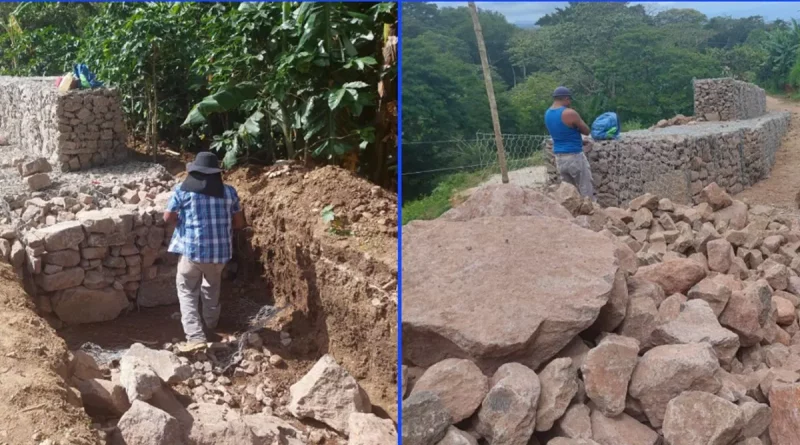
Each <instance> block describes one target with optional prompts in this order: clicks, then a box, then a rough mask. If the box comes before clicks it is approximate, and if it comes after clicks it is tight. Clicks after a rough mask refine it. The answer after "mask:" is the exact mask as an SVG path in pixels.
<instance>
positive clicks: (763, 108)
mask: <svg viewBox="0 0 800 445" xmlns="http://www.w3.org/2000/svg"><path fill="white" fill-rule="evenodd" d="M766 112H767V93H766V92H765V91H764V90H763V89H761V88H759V87H758V86H757V85H753V84H752V83H747V82H742V81H740V80H734V79H731V78H722V79H698V80H695V81H694V115H695V116H696V117H700V116H702V117H704V118H705V119H706V120H709V121H720V120H722V121H735V120H745V119H752V118H756V117H759V116H763V115H764V114H765V113H766Z"/></svg>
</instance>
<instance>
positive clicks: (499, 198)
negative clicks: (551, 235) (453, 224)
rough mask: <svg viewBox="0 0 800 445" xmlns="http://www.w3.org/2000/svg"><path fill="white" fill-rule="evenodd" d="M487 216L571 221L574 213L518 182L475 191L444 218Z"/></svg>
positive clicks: (484, 187) (462, 218) (454, 219)
mask: <svg viewBox="0 0 800 445" xmlns="http://www.w3.org/2000/svg"><path fill="white" fill-rule="evenodd" d="M484 216H550V217H553V218H559V219H566V220H571V219H572V214H571V213H569V210H567V209H566V208H565V207H564V206H562V205H561V204H559V203H558V202H556V201H555V200H553V199H551V198H548V197H547V196H545V195H544V194H543V193H541V192H537V191H535V190H531V189H528V188H523V187H520V186H519V185H516V184H491V185H486V186H483V187H481V188H479V189H477V190H475V191H474V192H473V193H472V195H471V196H470V197H469V198H468V199H467V200H466V201H464V202H463V203H462V204H461V205H459V206H458V207H456V208H454V209H451V210H449V211H448V212H447V213H445V214H444V215H442V217H441V219H446V220H449V221H468V220H470V219H475V218H480V217H484Z"/></svg>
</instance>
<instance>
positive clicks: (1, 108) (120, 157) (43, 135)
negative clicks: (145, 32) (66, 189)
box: [0, 77, 127, 171]
mask: <svg viewBox="0 0 800 445" xmlns="http://www.w3.org/2000/svg"><path fill="white" fill-rule="evenodd" d="M55 80H56V79H55V78H54V77H0V134H3V135H5V136H7V137H8V140H9V142H10V143H11V144H12V145H14V146H15V149H16V150H17V151H18V152H22V153H24V154H26V155H30V156H32V157H45V158H47V159H48V160H49V161H50V162H51V163H52V164H53V165H54V166H55V168H57V169H60V170H61V171H75V170H85V169H88V168H91V167H95V166H101V165H109V164H113V163H118V162H121V161H124V160H125V159H126V157H127V148H126V146H125V140H126V129H125V122H124V120H123V115H122V109H121V108H120V97H119V93H118V92H117V91H116V90H114V89H108V88H99V89H94V90H73V91H70V92H67V93H60V92H59V91H58V89H57V88H56V86H55Z"/></svg>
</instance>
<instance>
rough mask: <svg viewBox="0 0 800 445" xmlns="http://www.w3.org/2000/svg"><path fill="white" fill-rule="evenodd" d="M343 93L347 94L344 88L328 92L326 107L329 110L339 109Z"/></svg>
mask: <svg viewBox="0 0 800 445" xmlns="http://www.w3.org/2000/svg"><path fill="white" fill-rule="evenodd" d="M345 93H347V89H345V88H339V89H338V90H334V91H331V92H330V94H329V95H328V106H329V107H330V108H331V110H335V109H337V108H339V104H340V103H342V99H343V98H344V95H345Z"/></svg>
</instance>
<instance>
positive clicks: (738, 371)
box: [404, 184, 800, 445]
mask: <svg viewBox="0 0 800 445" xmlns="http://www.w3.org/2000/svg"><path fill="white" fill-rule="evenodd" d="M570 187H571V186H565V185H562V186H561V187H560V188H559V190H558V193H555V190H554V191H553V192H554V195H553V196H554V198H555V199H556V200H559V199H561V200H562V201H563V202H566V203H568V204H569V203H570V202H572V198H569V197H574V193H572V191H574V188H573V190H572V191H571V190H570V189H569V188H570ZM476 193H477V192H476ZM497 194H498V193H496V192H495V195H497ZM702 196H703V197H704V198H703V200H702V201H703V202H700V203H698V204H696V205H693V206H688V205H681V204H676V203H673V202H668V201H665V200H664V199H663V198H660V197H658V196H657V195H643V196H641V197H637V198H636V199H633V200H631V205H630V207H627V208H618V209H606V211H604V212H600V211H601V210H602V208H601V207H599V206H597V205H596V204H594V205H592V206H591V209H590V210H586V209H584V208H583V204H580V205H579V206H578V205H573V206H572V209H573V211H574V212H575V213H577V214H578V215H577V216H576V217H574V218H573V220H572V221H563V220H555V219H552V218H551V217H549V216H547V215H546V214H545V212H540V214H539V215H538V216H526V217H520V216H512V215H505V216H500V215H491V216H487V215H484V216H479V217H476V218H473V219H468V220H460V221H444V220H439V221H434V222H430V223H425V224H413V223H412V224H410V226H411V227H410V230H407V231H406V232H405V233H404V235H405V236H404V238H405V239H404V244H405V245H404V249H406V250H405V251H404V257H405V258H409V259H410V261H409V262H408V263H406V264H405V266H406V268H407V269H406V271H405V272H406V274H405V275H404V279H405V280H407V281H406V282H404V284H406V283H408V284H407V285H406V287H404V297H405V298H407V299H406V303H407V306H406V308H407V309H406V311H411V312H410V315H411V316H410V319H408V321H404V334H406V336H405V337H404V339H410V340H411V341H410V342H409V344H408V345H406V348H407V349H406V350H405V351H404V352H408V353H407V354H405V355H404V358H405V360H406V364H407V365H410V366H416V367H421V368H423V369H424V368H427V369H428V371H425V372H424V373H423V375H425V373H427V372H430V370H435V369H437V368H438V367H439V366H441V365H440V364H439V363H442V361H443V360H444V361H452V360H456V361H458V362H459V363H460V366H461V367H463V368H467V367H468V365H467V363H465V362H466V361H471V362H473V363H474V364H475V365H476V366H477V367H478V368H480V369H481V370H482V371H483V374H484V375H488V376H491V378H490V381H489V392H488V394H487V395H486V397H485V398H484V400H483V401H482V402H481V404H480V406H479V407H477V408H476V409H475V410H474V412H473V410H472V408H471V405H470V409H466V404H462V405H461V406H463V407H464V408H465V410H464V412H463V413H462V414H461V415H459V418H465V419H466V418H470V419H473V420H471V421H470V422H469V423H468V424H469V425H470V428H473V429H474V430H471V432H473V433H474V438H475V439H477V440H478V441H479V442H480V440H481V439H483V440H486V441H487V443H520V444H526V443H548V444H551V443H564V444H570V443H598V444H601V445H611V444H613V445H627V444H629V445H641V444H649V445H657V444H661V443H664V444H670V445H695V444H697V445H700V444H703V445H707V444H715V445H750V444H754V445H755V444H767V443H771V444H773V445H775V444H790V443H794V442H795V441H796V438H797V437H800V436H798V434H799V433H800V419H798V418H796V417H797V416H796V415H795V414H796V413H795V411H796V409H791V408H789V407H791V406H795V405H796V404H797V402H798V400H800V399H798V397H797V394H800V391H798V390H797V388H800V386H798V385H800V346H798V345H800V342H799V339H800V322H799V318H798V317H800V310H799V308H800V284H798V283H800V278H798V271H800V253H798V250H800V221H798V220H797V219H794V218H792V217H788V216H785V215H782V214H781V213H780V212H777V211H773V210H771V209H767V208H761V207H753V208H750V207H749V206H748V205H747V204H744V203H741V202H738V201H736V200H734V199H730V197H729V195H728V193H727V191H726V190H725V189H724V188H722V187H718V186H717V184H710V185H709V186H708V187H707V188H706V189H705V190H704V191H702ZM539 202H545V201H539ZM467 203H468V201H467ZM645 210H646V211H647V212H650V215H645V212H644V211H645ZM548 211H549V210H548ZM587 211H588V212H593V213H594V214H595V215H604V216H602V218H596V222H597V221H599V222H600V223H599V224H596V225H595V226H594V227H592V228H591V229H587V228H584V227H585V226H584V225H583V223H582V222H581V221H580V218H579V217H580V216H581V215H586V213H585V212H587ZM526 212H527V213H528V214H529V215H536V210H535V209H528V210H526ZM637 212H638V213H639V214H640V215H644V216H640V217H639V218H637V217H636V213H637ZM512 213H513V212H512ZM573 214H574V213H573ZM556 221H560V222H556ZM732 222H735V223H732ZM546 226H547V227H552V226H556V227H559V229H560V230H561V231H562V232H566V233H569V234H570V239H580V238H579V237H582V236H587V235H588V234H589V233H591V231H596V232H601V234H602V235H603V236H604V238H605V239H606V240H608V241H610V242H611V244H610V246H609V247H610V248H609V249H608V250H604V253H603V255H602V257H605V258H608V259H613V260H615V261H616V264H617V265H620V264H622V263H621V259H626V258H627V259H629V258H632V257H631V255H630V254H623V255H620V253H621V252H620V251H619V250H618V249H615V248H614V246H618V245H624V246H626V248H629V249H630V250H631V251H632V252H633V254H634V255H633V258H635V265H634V266H633V267H631V266H630V265H628V266H626V267H624V268H618V269H617V270H613V269H612V270H611V271H608V270H604V269H600V270H597V271H596V272H592V273H591V274H587V275H585V276H584V275H582V274H583V273H584V271H585V270H586V269H585V266H583V265H582V264H583V263H582V262H579V263H578V264H581V265H580V266H578V265H572V263H570V262H571V261H575V258H576V257H580V258H581V261H583V260H584V259H588V258H594V257H593V254H594V253H596V252H598V247H597V245H592V244H591V243H589V242H588V241H586V242H584V243H583V244H584V248H583V249H582V251H581V252H575V253H572V252H571V251H570V249H571V244H570V243H569V242H568V241H566V240H564V239H563V238H560V237H559V236H558V235H557V234H553V233H550V232H549V231H547V230H546V229H544V227H546ZM482 227H491V228H492V229H493V230H494V233H495V234H502V235H494V234H492V233H489V231H488V230H487V232H482V231H481V229H480V228H482ZM519 227H526V228H527V227H530V228H533V227H535V228H537V230H525V233H527V234H528V235H527V236H526V237H523V236H517V235H516V232H515V228H519ZM671 231H673V232H671ZM522 239H524V240H525V244H526V246H528V247H530V246H538V245H539V243H542V248H541V251H543V252H544V251H547V252H548V253H549V255H548V257H547V258H544V257H542V258H539V259H537V260H536V261H535V264H536V265H537V267H536V268H530V269H527V268H526V264H528V263H529V262H528V259H527V257H525V255H524V252H525V251H524V249H522V248H518V246H517V245H518V244H520V243H521V242H514V241H513V240H522ZM588 239H589V238H587V240H588ZM478 240H479V241H478ZM505 240H509V242H508V244H506V242H505ZM590 245H591V246H592V247H588V246H590ZM427 246H436V249H435V251H429V250H428V249H427ZM545 246H550V249H546V247H545ZM488 252H491V256H490V255H489V254H488ZM440 254H441V261H438V260H437V258H438V257H439V255H440ZM417 255H421V256H420V257H419V261H420V263H419V264H420V267H419V268H417V267H416V260H415V258H417ZM423 257H426V261H425V264H426V265H427V267H429V268H430V267H431V264H432V262H433V263H435V264H437V266H436V267H433V268H431V270H435V271H436V273H437V274H438V275H439V276H440V277H444V276H447V277H449V279H451V280H454V281H446V280H444V279H443V278H442V279H439V278H436V277H434V276H429V275H430V274H428V275H426V274H425V272H420V270H421V268H422V264H423V262H422V258H423ZM459 257H462V258H464V261H466V262H465V263H464V264H461V263H460V259H459ZM504 257H505V258H513V259H514V261H515V265H514V266H508V267H504V266H499V267H498V268H497V269H492V267H495V266H498V265H501V264H502V259H501V258H504ZM445 258H448V259H449V263H446V262H445ZM598 261H601V259H600V258H597V259H593V260H592V262H594V263H597V262H598ZM626 261H627V260H626ZM545 263H553V264H558V265H559V266H560V267H559V268H558V269H553V270H550V269H548V268H547V267H546V264H545ZM476 264H479V265H480V267H475V265H476ZM451 266H452V267H451ZM511 269H517V270H521V271H523V272H524V273H523V274H520V275H517V274H516V273H515V271H514V270H511ZM565 269H566V270H569V272H566V273H563V274H562V272H561V271H563V270H565ZM796 269H797V270H796ZM411 270H413V271H414V274H411V272H410V271H411ZM464 271H468V272H467V273H465V274H461V273H460V272H464ZM612 271H613V273H612ZM420 273H421V274H422V276H423V277H422V278H424V280H426V281H420V282H417V281H416V280H415V276H416V274H420ZM618 273H621V276H619V275H618ZM492 274H493V275H492ZM545 277H546V278H545ZM599 277H603V279H604V280H605V282H606V283H607V284H606V286H607V287H605V288H604V294H605V298H604V301H605V303H604V306H603V307H602V308H601V310H600V311H597V312H595V309H594V306H587V305H585V304H584V305H583V306H582V307H583V309H582V310H583V311H585V312H589V313H591V314H593V315H594V316H595V317H596V319H595V322H594V324H593V325H590V326H586V327H584V328H583V330H582V331H578V332H575V331H569V332H565V331H563V330H562V329H560V328H559V327H558V326H559V325H558V324H556V323H549V322H545V323H543V325H542V326H544V328H542V329H541V330H539V331H537V332H536V335H535V336H532V337H531V338H532V339H533V340H528V341H535V342H542V341H544V339H547V340H548V341H552V340H554V339H556V338H558V341H559V344H563V345H564V346H562V350H561V351H557V352H555V353H553V354H550V353H548V354H542V353H541V352H538V351H537V353H538V354H539V355H538V357H541V359H538V360H533V361H530V360H529V361H528V362H527V363H529V364H530V365H529V366H527V367H526V366H523V365H524V364H526V363H525V362H524V361H523V362H522V364H520V362H519V360H524V358H525V357H531V355H530V354H527V355H525V356H522V357H520V358H519V359H518V358H517V356H516V355H514V354H508V353H506V352H505V351H509V350H510V351H515V349H514V347H511V345H512V344H511V343H504V342H508V341H509V339H512V338H514V336H516V335H518V333H519V332H520V329H518V328H517V327H515V326H517V325H516V322H515V321H514V320H515V317H517V316H519V313H520V312H521V311H523V310H525V309H522V306H516V305H515V304H514V299H515V298H516V297H515V289H517V287H519V288H520V289H522V288H524V289H525V295H526V301H527V302H528V306H527V308H531V309H532V310H534V311H536V310H538V312H540V313H541V312H544V313H546V314H547V313H552V312H553V311H554V308H556V307H558V306H557V305H560V307H570V306H569V305H570V304H575V302H578V301H583V300H582V298H583V294H582V291H583V289H585V288H586V287H588V286H591V285H593V284H592V279H596V278H599ZM472 279H475V281H474V282H473V281H470V280H472ZM495 279H500V280H502V285H500V284H498V285H496V286H495V285H491V283H493V281H492V280H495ZM465 280H466V281H465ZM553 280H563V282H569V283H571V285H572V286H574V287H573V289H574V290H573V292H572V293H571V294H569V295H564V296H563V297H561V298H559V299H558V303H557V305H556V304H555V303H554V302H552V301H549V300H539V298H540V297H539V294H547V295H550V294H551V291H552V288H553V286H554V284H553ZM464 283H468V284H466V285H465V284H464ZM484 284H485V285H486V286H487V287H481V286H483V285H484ZM462 285H465V286H471V287H472V288H474V290H475V291H476V292H479V293H480V294H481V297H482V301H486V302H487V303H488V302H491V307H492V311H494V312H496V313H500V314H502V316H503V317H504V318H505V319H506V323H505V324H504V325H502V326H504V327H503V328H501V327H500V326H501V325H500V324H497V325H495V324H493V323H491V322H485V320H486V319H487V317H489V320H491V318H490V317H491V315H490V313H489V312H490V311H489V309H488V307H487V308H486V310H482V309H478V308H480V307H481V306H476V305H475V304H473V303H469V305H468V307H469V308H470V309H471V310H472V311H473V312H472V313H473V314H474V313H476V312H477V313H479V314H480V319H481V323H480V324H478V323H474V315H473V318H472V320H473V327H472V328H471V329H470V330H469V331H465V332H469V333H470V335H471V336H474V338H480V336H481V335H484V336H485V335H493V337H492V338H493V343H491V346H490V343H489V342H486V346H483V349H482V348H477V347H476V348H475V349H472V350H470V351H471V352H470V354H469V355H468V356H467V357H466V359H465V358H464V357H465V355H464V351H465V350H464V349H458V348H453V347H452V345H453V344H454V343H455V344H456V345H459V342H460V341H463V340H462V339H463V337H456V336H452V337H449V338H452V340H447V341H443V340H445V339H447V338H448V336H451V335H453V333H454V332H458V330H459V329H461V325H460V324H459V323H458V322H457V321H455V320H457V318H453V315H454V314H457V313H458V312H457V311H458V308H457V307H455V306H454V309H453V310H452V311H450V312H447V313H448V314H449V315H448V316H449V317H450V318H447V320H448V322H449V324H448V327H449V328H450V329H451V331H449V332H447V331H444V330H442V331H440V332H441V334H438V335H436V336H430V337H427V339H428V342H427V344H428V348H427V350H426V351H425V354H421V348H422V347H421V343H420V346H415V345H416V343H415V341H421V340H422V339H423V338H426V337H424V336H422V335H421V334H420V333H418V332H417V330H420V331H421V327H422V326H423V325H425V326H428V327H430V326H436V324H435V320H436V317H431V318H425V317H429V316H430V315H431V314H435V313H436V311H437V310H438V309H437V304H442V303H436V304H434V305H433V306H431V305H428V306H424V307H420V308H418V309H417V308H415V306H414V305H416V304H420V303H419V302H420V301H425V300H418V299H419V298H420V296H422V295H425V294H426V292H428V291H426V290H425V286H427V287H428V289H429V291H431V292H435V293H436V295H437V296H438V297H439V298H440V299H441V300H439V301H440V302H450V301H452V302H453V305H456V302H457V303H458V304H464V303H465V302H468V301H472V300H471V299H470V297H469V292H471V290H470V289H468V288H467V287H461V286H462ZM451 291H452V292H455V293H454V294H453V295H454V296H453V297H447V295H449V294H448V292H451ZM456 293H457V294H458V295H459V296H461V297H462V298H460V299H458V298H455V295H456ZM431 295H433V294H431ZM431 298H433V297H432V296H431ZM570 300H571V301H570ZM476 301H478V300H476ZM412 302H414V303H413V304H412ZM507 305H508V306H507ZM544 308H546V309H544ZM426 309H427V310H428V314H425V315H422V314H421V312H423V311H425V310H426ZM417 310H419V311H420V314H419V315H417ZM444 313H445V312H444V311H443V312H442V314H444ZM484 314H485V315H484ZM568 314H569V315H570V316H573V315H574V313H573V312H568ZM595 314H596V315H595ZM417 317H419V318H417ZM560 319H561V320H563V319H564V317H560ZM422 320H426V321H425V322H424V323H423V322H422ZM417 323H419V326H417ZM481 328H483V329H484V331H480V329H481ZM604 328H605V329H604ZM429 332H430V331H429ZM473 332H474V333H473ZM432 345H435V346H432ZM495 345H508V346H509V347H508V348H498V349H496V350H495V349H492V348H495V347H496V346H495ZM409 348H410V349H409ZM417 349H420V350H417ZM472 351H475V352H472ZM477 351H495V352H492V353H491V356H492V360H487V359H486V357H485V356H482V355H481V354H480V353H478V352H477ZM500 351H503V352H500ZM500 354H505V355H500ZM456 357H458V358H456ZM494 369H498V370H497V371H494ZM509 370H513V372H510V371H509ZM578 370H579V371H580V372H577V373H576V371H578ZM534 371H535V372H534ZM573 378H574V379H575V380H573ZM453 380H456V379H453ZM475 381H476V382H477V381H480V379H477V380H475ZM572 382H575V383H577V390H575V387H573V386H572ZM452 384H453V385H455V383H452ZM462 386H464V389H463V391H462V392H461V393H460V394H459V396H460V397H465V396H466V395H467V394H472V392H480V388H481V386H480V385H479V384H475V383H472V384H469V385H466V384H465V385H462ZM413 394H414V392H412V395H413ZM520 395H524V399H525V401H527V402H526V403H523V401H522V400H520V399H519V397H520ZM530 399H535V400H536V406H535V407H534V406H533V405H531V404H530ZM406 401H408V399H407V400H406ZM509 413H510V414H509ZM464 416H471V417H464ZM441 421H442V422H443V420H441ZM413 422H414V420H413V418H411V419H405V418H404V429H405V427H406V426H407V425H408V426H410V427H411V428H415V426H414V424H413ZM456 423H457V422H456V421H453V420H452V418H451V423H450V425H454V424H456ZM466 425H467V424H464V423H463V421H462V423H459V424H458V426H459V427H463V426H466ZM441 428H442V427H441V426H439V429H440V430H441ZM580 441H583V442H580ZM587 441H592V442H587ZM432 443H435V442H432ZM456 443H459V442H456ZM465 443H469V442H465Z"/></svg>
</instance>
